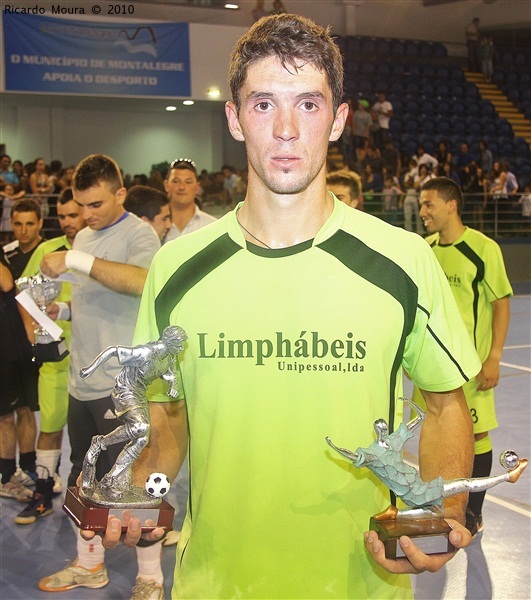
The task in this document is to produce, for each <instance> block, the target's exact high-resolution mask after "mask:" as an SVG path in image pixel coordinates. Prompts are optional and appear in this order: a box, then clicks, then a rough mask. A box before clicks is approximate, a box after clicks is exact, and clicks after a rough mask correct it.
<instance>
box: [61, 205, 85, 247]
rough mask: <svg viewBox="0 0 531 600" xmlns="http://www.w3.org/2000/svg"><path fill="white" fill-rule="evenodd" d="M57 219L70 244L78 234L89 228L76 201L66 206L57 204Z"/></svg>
mask: <svg viewBox="0 0 531 600" xmlns="http://www.w3.org/2000/svg"><path fill="white" fill-rule="evenodd" d="M57 217H58V218H59V226H60V227H61V230H62V232H63V233H64V234H65V235H66V237H67V238H68V241H69V242H70V243H72V242H73V241H74V238H75V237H76V235H77V234H78V232H80V231H81V230H82V229H83V228H84V227H86V226H87V223H86V221H85V219H84V218H83V211H82V210H81V208H80V206H79V204H78V203H77V202H75V201H74V200H70V202H67V203H66V204H60V203H57Z"/></svg>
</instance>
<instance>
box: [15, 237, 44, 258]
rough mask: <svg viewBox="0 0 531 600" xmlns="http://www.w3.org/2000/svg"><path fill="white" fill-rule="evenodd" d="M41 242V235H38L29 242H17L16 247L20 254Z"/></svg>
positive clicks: (29, 250)
mask: <svg viewBox="0 0 531 600" xmlns="http://www.w3.org/2000/svg"><path fill="white" fill-rule="evenodd" d="M41 242H42V237H40V236H39V237H38V238H37V239H36V240H33V241H32V242H30V243H29V244H21V243H20V242H19V244H18V248H19V250H20V251H21V252H22V254H27V253H28V252H31V251H32V250H33V249H34V248H36V247H37V246H38V245H39V244H40V243H41Z"/></svg>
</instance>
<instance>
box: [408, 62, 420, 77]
mask: <svg viewBox="0 0 531 600" xmlns="http://www.w3.org/2000/svg"><path fill="white" fill-rule="evenodd" d="M406 73H408V74H409V76H410V77H419V76H420V67H419V66H418V65H408V66H407V67H406Z"/></svg>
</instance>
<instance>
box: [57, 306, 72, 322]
mask: <svg viewBox="0 0 531 600" xmlns="http://www.w3.org/2000/svg"><path fill="white" fill-rule="evenodd" d="M57 306H58V307H59V313H58V314H57V319H56V320H57V321H70V307H69V306H68V304H67V303H66V302H57Z"/></svg>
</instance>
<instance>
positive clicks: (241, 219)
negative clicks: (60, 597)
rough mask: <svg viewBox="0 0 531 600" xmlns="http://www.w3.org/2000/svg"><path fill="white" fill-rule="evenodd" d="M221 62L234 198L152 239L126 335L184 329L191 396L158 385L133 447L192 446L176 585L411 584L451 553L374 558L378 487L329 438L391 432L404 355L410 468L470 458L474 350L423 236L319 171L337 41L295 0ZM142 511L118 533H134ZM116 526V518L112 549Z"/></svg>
mask: <svg viewBox="0 0 531 600" xmlns="http://www.w3.org/2000/svg"><path fill="white" fill-rule="evenodd" d="M229 80H230V82H231V90H232V96H233V101H232V102H228V103H227V105H226V114H227V118H228V124H229V129H230V131H231V133H232V135H233V137H234V138H235V139H236V140H238V141H243V142H245V143H246V148H247V156H248V166H249V187H248V193H247V197H246V199H245V201H244V202H243V203H240V204H239V205H238V206H237V207H236V209H235V210H234V211H232V212H231V213H228V214H227V215H226V216H224V217H223V218H222V219H220V220H219V221H217V222H216V223H214V224H213V225H211V226H209V227H206V228H204V229H202V230H201V231H199V232H197V233H195V234H194V235H192V236H184V237H183V238H182V239H179V240H176V241H175V242H172V243H171V244H168V245H165V246H163V248H162V249H161V251H160V252H159V253H158V255H157V257H156V258H155V260H154V262H153V265H152V267H151V269H150V274H149V276H148V280H147V282H146V289H145V291H144V294H143V298H142V304H141V308H140V313H139V320H138V324H137V330H136V333H135V343H138V342H140V343H145V342H147V341H148V340H155V339H158V335H159V330H161V328H164V326H165V325H166V324H168V323H171V324H178V325H180V326H181V327H182V328H183V329H184V330H185V331H186V333H187V334H188V342H187V345H186V347H185V349H184V351H183V352H182V353H181V354H180V355H179V363H180V371H181V375H182V388H181V389H182V390H183V399H184V401H180V402H179V401H177V402H165V403H157V402H152V404H153V411H152V415H153V416H154V419H153V435H152V438H151V443H150V445H149V446H148V448H146V451H145V452H144V454H145V456H144V454H143V455H142V456H141V458H140V463H141V464H139V465H137V467H138V468H139V470H140V471H141V472H152V471H153V468H152V467H153V465H154V464H156V465H157V470H161V471H164V472H166V473H167V474H168V475H169V476H170V477H174V476H175V474H176V472H177V470H178V468H179V467H180V464H181V462H182V460H183V458H184V456H185V453H186V449H187V447H188V444H189V455H188V456H189V465H190V481H191V489H190V496H189V506H188V514H187V516H186V519H185V523H184V525H183V530H182V535H181V539H180V541H179V546H178V549H177V554H178V556H177V560H176V570H175V578H174V587H173V595H174V597H175V598H181V597H182V598H227V597H244V598H348V597H350V598H371V597H372V598H378V599H382V598H404V597H410V595H411V591H410V582H409V577H408V576H407V575H406V576H403V575H402V574H407V573H418V572H420V571H423V570H430V571H434V570H437V569H438V568H439V567H441V566H442V565H443V564H444V563H445V562H446V561H447V560H448V559H449V558H450V555H432V556H426V555H425V554H423V553H422V552H420V550H418V548H417V547H416V546H415V545H414V543H413V542H412V541H411V540H409V539H408V538H403V539H402V546H403V547H404V551H405V553H406V556H407V558H405V559H399V560H388V559H386V558H385V556H384V548H383V544H382V543H381V542H380V541H379V540H378V539H377V536H376V534H375V532H365V530H366V528H367V524H368V522H369V518H370V516H371V515H372V514H375V513H377V512H379V511H380V510H382V509H384V508H385V507H386V506H387V505H388V504H389V491H388V490H387V489H386V488H385V487H384V486H383V485H380V484H379V483H378V481H377V480H376V479H374V478H372V477H371V476H370V475H369V476H366V475H365V474H364V475H363V476H362V477H359V476H358V475H357V474H354V470H353V469H350V468H345V465H344V464H339V463H338V461H336V460H335V459H334V457H333V456H332V453H331V452H329V450H328V448H327V446H326V441H325V436H326V435H332V434H331V433H330V432H332V433H333V434H334V435H335V436H336V438H337V439H341V440H347V439H356V440H359V439H360V438H362V439H364V440H365V441H367V442H369V443H371V442H372V435H371V433H370V432H369V433H367V430H370V427H369V426H368V425H367V424H368V423H372V422H373V421H374V420H375V419H376V418H378V417H381V416H382V415H383V414H384V415H387V417H388V418H389V422H390V423H391V425H390V430H394V428H395V425H398V424H396V423H395V422H394V414H395V401H396V399H397V398H398V397H399V396H400V394H401V389H402V376H401V372H402V367H405V368H406V369H407V370H408V372H409V373H410V374H411V376H412V378H413V380H414V381H416V382H417V383H418V384H419V386H420V387H421V388H422V389H423V390H425V391H424V395H425V397H426V399H427V404H428V411H427V416H426V420H425V424H424V426H423V434H422V442H421V446H422V447H421V469H422V476H423V478H424V479H426V480H429V479H431V478H433V477H437V476H439V475H441V476H443V477H445V478H446V477H448V478H450V477H462V476H469V475H470V470H471V463H472V427H471V423H470V417H469V413H468V410H467V407H466V402H465V399H464V396H463V394H462V391H461V389H460V386H461V385H462V383H464V382H465V381H466V380H467V379H469V378H470V377H473V376H474V375H475V374H476V373H477V372H478V371H479V369H480V366H481V365H480V363H479V360H478V358H477V355H476V353H475V351H474V348H473V347H472V344H471V343H470V340H469V338H468V335H467V332H466V330H465V328H464V326H463V325H462V322H461V320H460V317H459V312H458V311H457V307H456V306H455V302H454V300H453V298H452V295H451V292H450V290H449V287H448V283H447V281H446V278H445V277H444V274H443V273H442V271H441V269H440V268H439V267H438V264H437V261H436V259H435V257H434V256H433V253H432V252H431V251H430V249H429V247H428V246H427V245H426V243H425V242H424V240H422V239H421V238H420V237H419V236H416V235H413V234H410V233H408V232H405V231H403V230H400V229H398V228H394V227H390V226H389V225H388V224H386V223H383V222H382V221H380V220H379V219H376V218H373V217H372V216H370V215H367V214H366V213H363V212H360V211H357V210H351V208H349V207H348V206H346V205H345V204H344V203H342V202H339V201H337V200H335V199H334V197H333V196H332V195H331V194H330V193H329V192H328V191H327V189H326V156H327V148H328V143H329V142H330V141H336V140H337V139H338V138H339V136H340V135H341V132H342V130H343V126H344V123H345V119H346V115H347V105H346V104H342V103H341V98H342V97H343V89H342V81H343V70H342V59H341V55H340V52H339V50H338V48H337V46H336V45H335V44H334V42H333V41H332V39H331V38H330V37H329V35H328V34H327V32H326V31H325V30H324V29H322V28H321V27H319V26H317V25H315V24H314V23H313V22H312V21H310V20H308V19H306V18H304V17H300V16H295V15H289V14H283V15H275V16H271V17H267V18H265V19H261V20H260V21H259V22H257V23H256V24H255V25H254V26H253V27H252V28H251V29H250V30H249V31H248V32H247V33H246V34H245V35H244V36H243V38H241V39H240V40H239V42H238V43H237V45H236V48H235V50H234V51H233V54H232V57H231V64H230V75H229ZM391 257H392V258H391ZM349 297H351V298H352V299H353V300H355V301H356V303H357V308H358V310H356V311H353V314H350V313H345V310H344V306H345V298H349ZM370 315H374V318H370ZM448 318H449V319H450V320H448ZM443 346H444V347H443ZM153 399H154V400H156V399H155V398H153ZM448 432H452V435H449V434H448ZM141 472H138V473H137V476H138V477H139V479H141V474H142V473H141ZM465 503H466V497H457V496H455V497H453V498H452V499H449V501H448V502H447V503H446V505H445V509H446V515H447V517H448V518H449V521H450V523H451V524H452V527H453V531H452V532H451V534H450V538H451V541H452V542H453V543H454V544H455V545H456V546H457V547H463V546H466V545H467V543H468V542H469V540H470V534H469V533H468V531H467V530H466V529H465V528H464V526H463V525H462V523H464V507H465ZM135 521H136V522H135V523H133V522H132V523H131V526H130V528H129V530H128V532H127V534H126V536H125V538H124V541H125V543H126V544H134V543H135V542H136V541H137V540H138V539H139V537H140V532H139V531H138V525H139V523H138V521H137V520H135ZM133 525H134V526H135V527H136V528H137V529H135V527H133ZM364 532H365V533H364ZM120 533H121V532H120V528H119V522H118V520H117V519H110V520H109V526H108V528H107V532H106V534H105V537H104V544H105V545H106V547H113V546H114V545H116V544H117V543H118V541H119V539H120V537H121V536H120ZM161 534H162V531H161V530H160V529H157V530H155V531H154V532H153V533H152V534H146V536H147V538H148V539H157V538H158V537H159V536H160V535H161ZM83 535H85V536H86V537H92V534H91V533H90V532H84V533H83ZM364 541H365V546H364Z"/></svg>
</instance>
